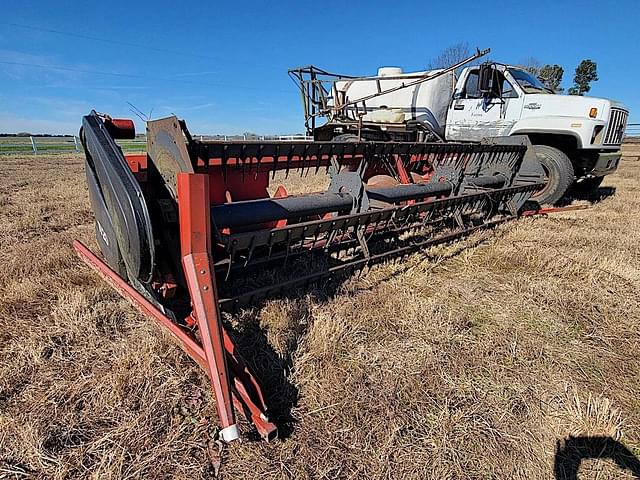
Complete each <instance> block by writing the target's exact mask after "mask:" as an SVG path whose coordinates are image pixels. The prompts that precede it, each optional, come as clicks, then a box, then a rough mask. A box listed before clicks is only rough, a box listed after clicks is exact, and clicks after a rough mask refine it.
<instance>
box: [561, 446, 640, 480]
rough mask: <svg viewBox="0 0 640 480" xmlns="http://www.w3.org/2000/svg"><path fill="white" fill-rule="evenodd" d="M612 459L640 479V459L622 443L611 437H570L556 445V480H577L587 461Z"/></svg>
mask: <svg viewBox="0 0 640 480" xmlns="http://www.w3.org/2000/svg"><path fill="white" fill-rule="evenodd" d="M601 458H603V459H605V458H606V459H611V460H613V461H614V462H615V463H616V465H617V466H618V467H620V468H621V469H623V470H627V471H629V472H630V473H631V474H632V475H633V476H634V477H635V478H640V459H638V457H637V456H635V455H634V454H633V452H632V451H631V450H629V449H628V448H627V447H625V446H624V445H623V444H622V443H620V442H618V441H616V440H614V439H613V438H611V437H569V438H568V439H566V440H564V441H563V442H558V443H557V445H556V455H555V461H554V474H555V478H556V480H577V479H578V470H579V469H580V464H581V463H582V461H583V460H585V459H601Z"/></svg>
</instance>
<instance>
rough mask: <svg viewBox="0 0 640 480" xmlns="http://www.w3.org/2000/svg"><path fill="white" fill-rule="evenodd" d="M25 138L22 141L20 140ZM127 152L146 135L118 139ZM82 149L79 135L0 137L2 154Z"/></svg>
mask: <svg viewBox="0 0 640 480" xmlns="http://www.w3.org/2000/svg"><path fill="white" fill-rule="evenodd" d="M194 137H196V138H200V140H217V141H221V140H222V141H225V142H229V141H254V140H255V141H268V140H288V141H297V140H299V141H305V140H313V137H310V136H308V135H194ZM6 139H9V140H10V141H11V142H12V143H5V142H4V141H3V140H6ZM21 139H22V140H23V141H22V142H20V141H19V140H21ZM116 143H118V145H120V147H121V148H122V150H124V151H125V152H142V151H145V150H146V148H147V140H146V138H145V137H144V136H141V137H136V138H135V139H131V140H118V141H117V142H116ZM80 151H82V145H81V143H80V139H79V138H78V137H77V136H69V137H38V136H29V137H26V136H25V137H0V154H2V153H33V154H34V155H37V154H42V153H47V154H49V153H74V152H76V153H79V152H80Z"/></svg>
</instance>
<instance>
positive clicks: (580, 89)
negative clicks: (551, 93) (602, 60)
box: [569, 59, 598, 95]
mask: <svg viewBox="0 0 640 480" xmlns="http://www.w3.org/2000/svg"><path fill="white" fill-rule="evenodd" d="M596 81H598V72H597V65H596V62H594V61H592V60H590V59H586V60H582V61H581V62H580V65H578V66H577V67H576V74H575V76H574V77H573V83H574V85H573V87H571V88H570V89H569V95H584V94H585V93H587V92H588V91H589V90H591V82H596Z"/></svg>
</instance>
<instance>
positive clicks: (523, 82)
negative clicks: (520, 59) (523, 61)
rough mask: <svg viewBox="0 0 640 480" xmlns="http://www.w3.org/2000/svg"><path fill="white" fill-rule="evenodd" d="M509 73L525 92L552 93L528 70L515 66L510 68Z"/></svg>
mask: <svg viewBox="0 0 640 480" xmlns="http://www.w3.org/2000/svg"><path fill="white" fill-rule="evenodd" d="M509 73H510V74H511V76H512V77H513V78H515V79H516V82H518V85H520V86H521V87H522V89H523V90H524V91H525V93H553V92H552V91H551V90H550V89H548V88H547V87H545V86H544V85H543V84H542V82H540V80H538V79H537V78H536V77H534V76H533V75H531V74H530V73H529V72H525V71H524V70H519V69H517V68H510V69H509Z"/></svg>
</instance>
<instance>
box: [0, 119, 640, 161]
mask: <svg viewBox="0 0 640 480" xmlns="http://www.w3.org/2000/svg"><path fill="white" fill-rule="evenodd" d="M194 137H196V138H199V139H200V140H213V141H225V142H229V141H231V142H233V141H269V140H275V141H277V140H286V141H309V140H313V137H310V136H308V135H194ZM638 137H640V123H630V124H628V125H627V128H626V130H625V138H638ZM7 138H9V139H11V140H18V139H24V141H23V142H22V143H19V142H18V143H4V142H3V139H7ZM117 143H118V145H120V147H121V148H122V150H123V151H125V152H143V151H145V150H146V148H147V140H146V138H145V137H144V136H141V137H136V138H135V139H131V140H118V141H117ZM81 151H82V145H81V143H80V139H79V138H78V137H77V136H75V135H74V136H69V137H38V136H29V137H26V136H25V137H0V154H3V153H33V154H34V155H37V154H43V153H47V154H49V153H74V152H75V153H80V152H81Z"/></svg>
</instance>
